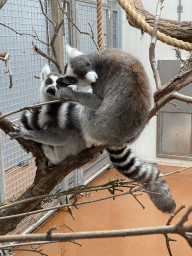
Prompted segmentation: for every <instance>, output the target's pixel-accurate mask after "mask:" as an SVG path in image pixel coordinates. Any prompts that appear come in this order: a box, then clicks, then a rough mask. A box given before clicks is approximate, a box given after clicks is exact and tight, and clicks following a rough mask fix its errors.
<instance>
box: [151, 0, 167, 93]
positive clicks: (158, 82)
mask: <svg viewBox="0 0 192 256" xmlns="http://www.w3.org/2000/svg"><path fill="white" fill-rule="evenodd" d="M163 1H164V0H159V1H158V4H157V14H156V16H155V21H154V26H153V31H152V36H151V44H150V47H149V60H150V63H151V68H152V70H153V74H154V78H155V83H156V87H157V89H160V88H161V79H160V75H159V71H158V68H157V63H156V60H155V45H156V42H157V28H158V22H159V19H160V14H161V9H162V4H163Z"/></svg>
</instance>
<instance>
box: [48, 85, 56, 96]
mask: <svg viewBox="0 0 192 256" xmlns="http://www.w3.org/2000/svg"><path fill="white" fill-rule="evenodd" d="M47 93H49V94H51V95H53V96H55V94H56V89H55V86H50V87H48V88H47Z"/></svg>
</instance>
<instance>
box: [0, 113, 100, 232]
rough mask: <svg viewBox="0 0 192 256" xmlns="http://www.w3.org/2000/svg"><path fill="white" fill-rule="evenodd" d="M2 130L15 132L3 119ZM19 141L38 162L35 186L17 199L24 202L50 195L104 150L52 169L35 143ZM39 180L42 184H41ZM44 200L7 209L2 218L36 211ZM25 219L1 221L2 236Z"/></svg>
mask: <svg viewBox="0 0 192 256" xmlns="http://www.w3.org/2000/svg"><path fill="white" fill-rule="evenodd" d="M0 129H2V130H3V131H4V132H5V133H6V134H7V133H9V132H11V131H13V129H12V123H11V122H9V120H8V119H6V118H3V119H1V120H0ZM17 141H18V142H19V143H20V144H21V145H23V146H25V147H26V148H27V149H28V150H29V151H31V152H32V154H33V155H34V157H36V161H37V172H36V177H35V180H34V182H33V184H32V185H31V186H30V187H29V188H28V189H27V190H26V191H25V192H24V193H23V194H22V195H21V196H20V197H19V198H18V199H17V200H18V201H19V200H23V199H26V198H30V197H34V196H39V195H45V194H49V193H50V192H51V191H52V190H53V189H54V188H55V187H56V186H57V185H58V184H59V183H60V182H61V181H62V180H63V178H64V177H66V176H67V175H68V174H69V173H70V172H71V171H73V170H74V169H76V168H79V167H81V166H82V165H84V164H86V163H88V162H89V161H90V160H91V159H92V157H93V156H94V154H95V153H97V152H99V151H100V150H102V149H103V148H104V147H95V148H91V149H86V150H84V151H82V152H81V153H80V154H79V155H78V156H72V157H68V158H67V159H66V160H65V161H64V162H62V163H61V164H59V165H57V166H55V167H54V168H50V167H48V166H47V165H46V161H47V159H46V157H45V156H44V154H43V152H42V150H41V148H40V147H38V145H37V143H35V142H33V141H26V140H24V139H23V138H18V139H17ZM39 180H40V181H41V182H39ZM41 201H42V200H37V201H34V202H32V203H30V204H29V203H28V202H27V203H23V204H21V205H16V206H14V207H12V208H11V209H5V210H4V211H3V212H2V213H1V214H0V216H8V215H14V214H19V213H25V212H28V211H32V210H36V209H37V208H38V207H39V206H40V203H41ZM22 218H23V217H19V218H17V219H15V220H14V222H10V221H9V220H2V221H0V234H1V235H3V234H6V233H8V232H10V231H12V230H14V229H15V228H16V226H17V224H18V223H19V222H20V221H21V220H22Z"/></svg>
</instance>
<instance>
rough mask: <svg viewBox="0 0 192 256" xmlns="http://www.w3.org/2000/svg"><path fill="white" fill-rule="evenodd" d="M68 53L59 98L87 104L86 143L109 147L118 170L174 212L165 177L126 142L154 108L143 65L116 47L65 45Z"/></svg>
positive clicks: (83, 122)
mask: <svg viewBox="0 0 192 256" xmlns="http://www.w3.org/2000/svg"><path fill="white" fill-rule="evenodd" d="M67 52H68V55H69V57H70V58H71V59H70V62H69V63H68V64H67V65H66V67H65V72H64V75H63V76H61V77H60V78H59V79H58V80H57V84H58V93H59V94H60V99H61V100H64V101H65V100H69V101H74V102H78V103H79V104H81V105H82V106H84V108H83V110H82V112H83V113H82V116H81V118H80V122H81V130H82V134H83V136H84V138H85V140H86V143H89V144H95V145H111V146H110V147H109V148H108V149H107V150H108V153H109V155H110V158H111V161H112V163H113V165H114V166H115V167H116V168H117V170H119V171H120V172H121V173H123V174H124V175H125V176H127V177H129V178H131V179H133V180H135V181H138V182H141V183H143V186H144V188H145V189H146V190H149V191H151V192H153V193H151V194H149V196H150V199H151V200H152V201H153V203H154V204H155V205H156V207H157V208H158V209H159V210H161V211H163V212H172V211H173V210H174V208H175V202H174V200H173V198H172V196H171V193H170V191H169V189H168V185H167V184H166V181H165V179H164V178H163V177H162V175H161V173H160V172H159V170H158V169H157V168H156V167H155V166H154V165H151V164H149V163H146V162H144V161H142V160H140V159H138V158H137V157H135V156H134V155H133V153H132V151H131V150H130V149H129V146H128V145H129V144H130V143H132V142H133V141H135V140H136V139H137V138H138V137H139V135H140V133H141V132H142V130H143V129H144V127H145V125H146V123H147V119H148V115H149V111H150V109H151V108H152V91H151V87H150V85H149V80H148V77H147V75H146V72H145V70H144V68H143V66H142V64H141V63H140V61H139V60H138V59H136V58H135V57H133V56H132V55H130V54H128V53H125V52H122V51H121V50H118V49H108V50H103V51H98V52H96V53H92V54H89V55H84V54H83V53H82V52H80V51H78V50H77V49H74V48H72V47H70V46H67ZM70 84H76V85H77V86H83V85H88V84H91V87H92V90H93V94H90V93H86V92H77V91H73V90H72V89H71V88H68V87H67V86H68V85H70ZM157 193H159V194H161V195H158V194H157Z"/></svg>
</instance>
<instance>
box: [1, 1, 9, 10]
mask: <svg viewBox="0 0 192 256" xmlns="http://www.w3.org/2000/svg"><path fill="white" fill-rule="evenodd" d="M6 2H7V0H0V9H1V8H2V7H3V6H4V4H6Z"/></svg>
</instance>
